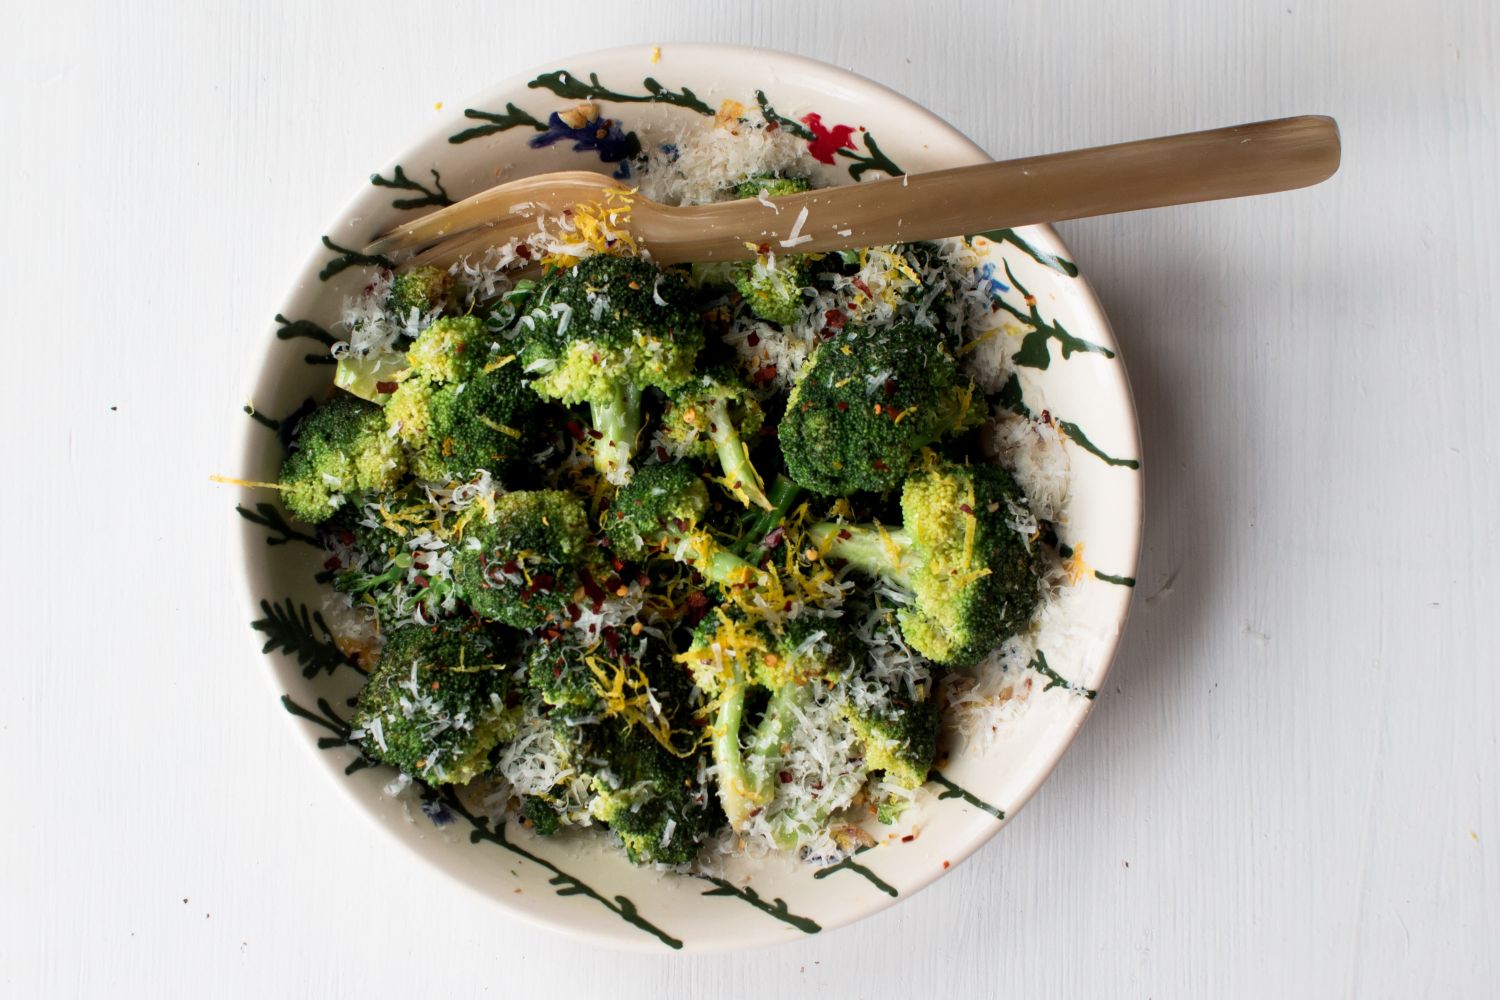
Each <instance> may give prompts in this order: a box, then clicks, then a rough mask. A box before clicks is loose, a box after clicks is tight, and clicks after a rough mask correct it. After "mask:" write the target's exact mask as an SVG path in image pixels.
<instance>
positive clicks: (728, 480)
mask: <svg viewBox="0 0 1500 1000" xmlns="http://www.w3.org/2000/svg"><path fill="white" fill-rule="evenodd" d="M761 420H762V414H761V410H760V404H759V403H758V402H756V400H755V397H753V396H751V395H750V388H749V386H747V385H746V384H745V382H744V379H742V378H741V377H740V376H739V375H738V374H737V373H736V372H734V371H733V370H731V369H728V368H720V369H716V370H714V371H711V372H708V373H706V374H704V375H701V376H699V377H697V378H695V379H693V380H692V381H690V382H687V383H685V384H683V385H682V386H680V387H679V388H678V389H676V390H675V391H674V392H673V393H672V397H671V405H670V406H669V407H668V409H667V411H666V414H665V415H664V416H663V418H662V438H663V440H664V441H665V442H666V445H667V447H668V448H669V449H670V450H671V451H672V452H674V453H675V454H676V455H678V456H679V457H683V458H699V459H707V458H710V457H716V458H717V459H718V462H719V469H720V470H721V471H722V472H723V474H724V478H723V480H722V482H723V484H724V486H725V488H726V489H728V490H729V493H730V495H731V496H733V497H734V498H735V499H736V500H738V501H739V502H740V503H742V504H745V505H746V506H750V505H751V504H754V505H755V506H757V507H760V508H762V509H763V510H769V509H770V508H771V502H770V501H769V500H767V499H766V493H765V482H764V481H763V480H762V479H761V477H760V473H758V472H756V471H755V466H754V465H753V464H751V462H750V449H749V448H748V447H747V446H746V444H745V438H747V437H749V436H751V435H753V434H755V433H756V431H758V430H760V425H761Z"/></svg>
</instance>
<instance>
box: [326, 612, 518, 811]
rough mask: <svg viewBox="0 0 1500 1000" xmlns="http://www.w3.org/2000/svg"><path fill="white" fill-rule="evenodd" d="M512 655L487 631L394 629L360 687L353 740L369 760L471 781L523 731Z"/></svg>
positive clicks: (416, 773) (440, 778) (438, 778)
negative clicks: (515, 703) (512, 699)
mask: <svg viewBox="0 0 1500 1000" xmlns="http://www.w3.org/2000/svg"><path fill="white" fill-rule="evenodd" d="M508 656H509V654H508V652H507V650H506V649H505V648H504V647H503V646H502V644H501V643H500V642H498V641H497V640H496V638H495V637H494V636H493V635H492V634H491V633H489V632H486V631H484V630H482V629H476V628H472V627H471V628H464V629H451V628H424V627H421V626H416V625H410V626H405V627H402V628H397V629H394V630H392V631H391V632H390V633H389V634H388V635H387V636H386V643H385V650H384V652H383V653H382V654H381V657H380V664H379V666H377V667H376V669H375V672H374V673H372V674H371V675H370V679H369V680H368V681H367V682H366V683H365V686H364V689H363V690H362V691H360V694H359V709H358V711H357V712H356V713H355V715H354V719H353V720H352V722H351V726H352V727H353V733H352V734H351V736H352V738H353V739H354V740H355V741H356V742H357V743H358V745H359V747H360V750H361V751H362V752H363V753H364V754H365V755H366V756H367V757H370V758H371V759H373V760H378V761H381V762H382V763H385V764H390V765H391V766H392V767H396V768H399V769H400V770H401V771H402V772H403V773H405V774H409V775H411V776H412V777H414V778H420V779H421V780H423V781H425V782H427V783H429V784H434V785H443V784H454V785H461V784H464V783H465V782H467V781H469V780H470V779H471V778H473V777H474V776H475V775H477V774H479V773H480V772H481V771H483V770H485V768H486V767H487V766H488V762H489V755H490V751H492V750H494V749H495V748H496V747H497V746H499V745H500V744H502V743H504V742H505V741H506V740H508V739H510V738H511V737H512V735H513V734H514V732H515V730H516V726H517V723H518V721H519V711H518V709H514V708H508V707H507V706H506V701H507V698H508V696H509V695H510V693H511V688H512V675H511V670H510V669H509V668H508V667H507V664H506V660H507V658H508Z"/></svg>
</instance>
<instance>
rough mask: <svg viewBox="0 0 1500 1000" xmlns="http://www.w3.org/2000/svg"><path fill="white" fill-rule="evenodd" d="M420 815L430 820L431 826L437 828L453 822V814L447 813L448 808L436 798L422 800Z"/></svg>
mask: <svg viewBox="0 0 1500 1000" xmlns="http://www.w3.org/2000/svg"><path fill="white" fill-rule="evenodd" d="M422 815H424V816H426V817H427V818H428V819H430V820H432V825H433V826H435V827H438V828H442V827H445V826H447V825H448V824H449V823H452V822H453V814H452V813H451V812H449V811H448V807H447V806H445V805H444V804H443V803H442V800H440V799H436V798H432V799H425V798H424V799H423V800H422Z"/></svg>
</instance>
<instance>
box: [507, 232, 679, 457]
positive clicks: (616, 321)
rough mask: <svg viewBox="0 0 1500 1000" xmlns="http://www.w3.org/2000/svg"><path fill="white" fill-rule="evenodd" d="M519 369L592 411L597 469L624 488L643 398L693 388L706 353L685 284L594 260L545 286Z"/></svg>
mask: <svg viewBox="0 0 1500 1000" xmlns="http://www.w3.org/2000/svg"><path fill="white" fill-rule="evenodd" d="M518 329H519V330H520V331H521V334H522V341H523V346H522V348H521V361H522V362H523V364H524V366H525V370H526V371H528V372H532V373H534V374H535V375H536V381H535V382H533V383H532V388H533V389H535V390H536V392H537V393H538V394H540V395H541V396H543V397H545V398H547V399H554V400H557V401H559V402H563V403H568V404H577V403H587V404H588V405H589V409H590V411H591V413H592V420H593V425H594V430H595V431H596V432H597V433H598V434H599V435H600V438H599V440H598V441H597V442H596V443H595V445H594V464H595V467H596V468H597V469H598V470H599V471H600V473H601V474H603V475H604V476H605V478H607V479H609V480H610V481H611V482H613V483H616V484H619V483H623V482H625V481H626V480H627V479H629V478H630V458H631V456H632V455H633V454H634V452H635V447H636V442H637V438H638V437H639V436H640V433H641V427H642V417H641V392H642V390H644V389H645V388H646V387H647V386H656V387H658V388H660V389H664V390H671V389H673V388H674V387H676V386H677V385H679V384H681V383H682V382H685V381H687V379H688V378H689V377H691V375H692V372H693V362H694V360H695V359H696V358H697V356H698V351H699V350H700V349H701V348H702V347H703V328H702V325H701V324H700V322H699V319H698V315H697V312H696V309H695V307H694V301H693V296H692V292H691V290H690V289H689V288H688V285H687V283H686V282H685V281H684V280H683V279H682V277H681V276H679V275H677V274H673V273H671V272H666V271H660V270H658V269H657V268H656V266H655V265H653V264H651V263H650V262H648V261H644V260H640V259H638V258H633V257H618V256H614V255H610V254H596V255H594V256H592V257H588V258H586V259H584V260H583V261H581V262H580V263H578V264H577V265H576V266H574V267H573V268H571V269H570V270H567V271H564V272H561V273H559V274H557V275H555V276H554V277H553V278H551V279H550V280H549V281H548V282H546V283H545V284H544V285H543V286H542V288H541V289H539V290H538V291H537V293H536V295H535V297H534V299H533V307H532V308H531V310H530V311H529V312H527V313H526V315H524V316H522V317H521V319H520V321H519V325H518Z"/></svg>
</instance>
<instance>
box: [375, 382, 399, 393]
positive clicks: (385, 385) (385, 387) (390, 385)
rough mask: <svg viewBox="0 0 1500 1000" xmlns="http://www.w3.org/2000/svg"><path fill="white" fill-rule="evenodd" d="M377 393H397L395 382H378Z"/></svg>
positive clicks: (376, 385)
mask: <svg viewBox="0 0 1500 1000" xmlns="http://www.w3.org/2000/svg"><path fill="white" fill-rule="evenodd" d="M375 391H376V392H384V393H389V392H395V391H396V383H394V382H376V383H375Z"/></svg>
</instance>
